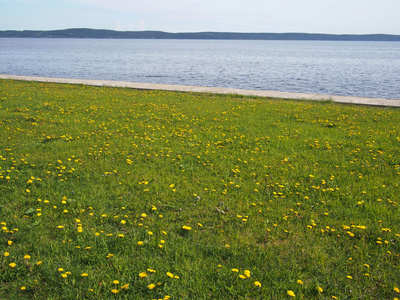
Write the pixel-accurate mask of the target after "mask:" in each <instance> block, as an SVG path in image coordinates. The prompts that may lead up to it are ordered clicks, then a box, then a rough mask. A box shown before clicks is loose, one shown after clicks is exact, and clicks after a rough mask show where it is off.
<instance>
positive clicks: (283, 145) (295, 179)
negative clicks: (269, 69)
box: [0, 80, 400, 299]
mask: <svg viewBox="0 0 400 300" xmlns="http://www.w3.org/2000/svg"><path fill="white" fill-rule="evenodd" d="M399 184H400V110H399V109H394V108H379V107H366V106H351V105H340V104H335V103H332V102H329V101H326V102H311V101H294V100H283V99H266V98H256V97H244V96H235V95H209V94H196V93H173V92H165V91H139V90H132V89H124V88H108V87H89V86H84V85H63V84H50V83H37V82H36V83H34V82H19V81H12V80H0V223H1V226H0V299H397V298H400V276H399V275H400V257H399V255H400V226H399V224H400V209H399V203H398V200H399V199H398V197H399Z"/></svg>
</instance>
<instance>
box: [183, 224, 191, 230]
mask: <svg viewBox="0 0 400 300" xmlns="http://www.w3.org/2000/svg"><path fill="white" fill-rule="evenodd" d="M182 228H183V229H185V230H192V227H189V226H186V225H185V226H182Z"/></svg>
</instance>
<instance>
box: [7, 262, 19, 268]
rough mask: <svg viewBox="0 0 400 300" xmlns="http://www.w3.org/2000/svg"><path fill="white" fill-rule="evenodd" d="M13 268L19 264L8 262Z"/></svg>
mask: <svg viewBox="0 0 400 300" xmlns="http://www.w3.org/2000/svg"><path fill="white" fill-rule="evenodd" d="M8 265H9V266H10V267H11V268H15V266H16V265H17V264H16V263H10V264H8Z"/></svg>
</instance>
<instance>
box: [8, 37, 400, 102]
mask: <svg viewBox="0 0 400 300" xmlns="http://www.w3.org/2000/svg"><path fill="white" fill-rule="evenodd" d="M0 74H8V75H25V76H46V77H62V78H80V79H99V80H121V81H133V82H148V83H163V84H180V85H198V86H211V87H226V88H238V89H254V90H272V91H282V92H301V93H316V94H328V95H344V96H358V97H378V98H392V99H400V84H399V81H400V42H349V41H269V40H268V41H247V40H246V41H243V40H139V39H131V40H122V39H31V38H21V39H18V38H0Z"/></svg>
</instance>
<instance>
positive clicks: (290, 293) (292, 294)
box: [287, 290, 296, 297]
mask: <svg viewBox="0 0 400 300" xmlns="http://www.w3.org/2000/svg"><path fill="white" fill-rule="evenodd" d="M287 294H288V295H289V296H290V297H296V295H295V293H294V292H293V291H291V290H289V291H287Z"/></svg>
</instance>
